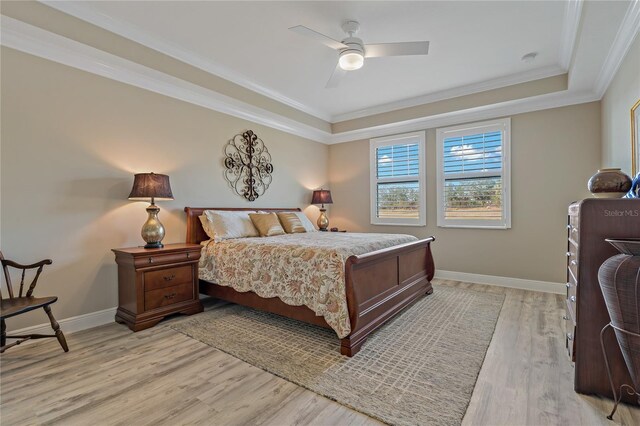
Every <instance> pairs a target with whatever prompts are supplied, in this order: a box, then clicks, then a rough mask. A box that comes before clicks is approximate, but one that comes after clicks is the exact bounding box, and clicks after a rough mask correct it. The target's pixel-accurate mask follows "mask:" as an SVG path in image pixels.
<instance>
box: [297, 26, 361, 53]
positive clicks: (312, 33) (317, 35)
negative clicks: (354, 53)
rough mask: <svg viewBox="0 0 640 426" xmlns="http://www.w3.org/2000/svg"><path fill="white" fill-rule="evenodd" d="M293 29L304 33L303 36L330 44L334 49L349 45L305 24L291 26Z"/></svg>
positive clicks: (344, 47)
mask: <svg viewBox="0 0 640 426" xmlns="http://www.w3.org/2000/svg"><path fill="white" fill-rule="evenodd" d="M289 29H290V30H291V31H293V32H296V33H298V34H302V35H303V36H307V37H310V38H312V39H314V40H316V41H319V42H320V43H322V44H324V45H326V46H329V47H330V48H332V49H336V50H339V49H346V48H348V47H349V46H347V45H346V44H343V43H340V42H339V41H338V40H334V39H332V38H331V37H327V36H326V35H324V34H320V33H319V32H317V31H314V30H312V29H311V28H307V27H305V26H303V25H296V26H295V27H291V28H289Z"/></svg>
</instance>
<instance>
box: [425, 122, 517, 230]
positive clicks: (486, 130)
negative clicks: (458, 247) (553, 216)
mask: <svg viewBox="0 0 640 426" xmlns="http://www.w3.org/2000/svg"><path fill="white" fill-rule="evenodd" d="M509 127H510V120H509V119H503V120H496V121H491V122H484V123H474V124H469V125H464V126H456V127H448V128H442V129H438V131H437V147H438V226H444V227H446V226H460V227H483V228H510V227H511V219H510V196H509V195H510V194H509V184H510V182H509V176H510V170H509V163H510V162H509V152H510V150H509V147H510V135H509V133H510V132H509Z"/></svg>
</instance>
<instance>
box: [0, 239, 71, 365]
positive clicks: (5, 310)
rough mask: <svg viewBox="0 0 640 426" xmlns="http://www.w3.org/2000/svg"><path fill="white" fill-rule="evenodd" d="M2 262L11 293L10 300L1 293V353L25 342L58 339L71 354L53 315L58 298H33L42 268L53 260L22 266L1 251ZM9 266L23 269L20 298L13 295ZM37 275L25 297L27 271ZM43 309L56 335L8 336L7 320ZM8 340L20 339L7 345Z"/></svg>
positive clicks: (0, 259) (0, 258)
mask: <svg viewBox="0 0 640 426" xmlns="http://www.w3.org/2000/svg"><path fill="white" fill-rule="evenodd" d="M0 262H2V269H3V270H4V277H5V280H6V282H7V290H8V292H9V297H8V298H3V297H2V292H1V291H0V327H1V334H0V353H3V352H4V351H5V350H7V349H8V348H10V347H12V346H15V345H19V344H20V343H22V342H24V341H25V340H29V339H44V338H47V337H56V338H57V339H58V342H60V346H62V349H64V351H65V352H69V347H68V346H67V341H66V340H65V338H64V334H62V330H60V325H59V324H58V322H57V321H56V320H55V318H54V317H53V313H52V312H51V306H49V305H51V304H52V303H55V302H56V301H57V300H58V298H57V297H55V296H53V297H33V296H32V294H33V289H34V288H35V287H36V283H37V282H38V278H39V277H40V273H41V272H42V268H43V267H44V265H51V264H52V263H53V262H52V261H51V259H46V260H42V261H40V262H38V263H34V264H31V265H21V264H19V263H17V262H14V261H12V260H7V259H5V258H4V256H3V255H2V252H1V251H0ZM9 266H11V267H12V268H16V269H22V277H21V279H20V291H19V293H18V296H17V297H15V296H14V294H13V287H12V285H11V276H10V275H9V268H8V267H9ZM35 268H38V269H37V271H36V275H35V277H34V278H33V281H32V282H31V284H30V285H29V288H28V289H27V293H26V294H25V295H24V296H23V295H22V291H23V289H24V275H25V272H26V271H27V269H35ZM38 308H43V309H44V311H45V312H46V313H47V316H48V317H49V321H50V322H51V327H52V328H53V331H54V332H55V334H27V335H21V336H7V326H6V325H5V319H7V318H10V317H13V316H16V315H20V314H23V313H25V312H29V311H32V310H34V309H38ZM7 339H18V340H17V341H16V342H13V343H11V344H9V345H7V344H6V343H7Z"/></svg>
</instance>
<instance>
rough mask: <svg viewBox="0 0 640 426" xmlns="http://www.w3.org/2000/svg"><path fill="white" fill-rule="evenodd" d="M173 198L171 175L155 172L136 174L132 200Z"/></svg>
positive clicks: (131, 195) (130, 196)
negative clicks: (170, 182)
mask: <svg viewBox="0 0 640 426" xmlns="http://www.w3.org/2000/svg"><path fill="white" fill-rule="evenodd" d="M149 198H155V199H156V200H173V194H172V193H171V185H170V184H169V176H167V175H158V174H155V173H153V172H152V173H137V174H136V175H134V179H133V188H131V194H129V199H130V200H148V199H149Z"/></svg>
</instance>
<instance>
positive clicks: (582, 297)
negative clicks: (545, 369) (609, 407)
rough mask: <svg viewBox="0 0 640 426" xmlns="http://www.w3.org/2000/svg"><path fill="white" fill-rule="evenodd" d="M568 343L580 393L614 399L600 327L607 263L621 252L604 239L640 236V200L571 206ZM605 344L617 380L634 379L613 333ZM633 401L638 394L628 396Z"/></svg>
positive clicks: (605, 317)
mask: <svg viewBox="0 0 640 426" xmlns="http://www.w3.org/2000/svg"><path fill="white" fill-rule="evenodd" d="M567 234H568V242H567V284H566V286H567V300H566V314H565V317H564V319H565V325H566V335H565V340H566V346H567V351H568V354H569V357H570V358H571V360H572V361H573V362H574V363H575V384H574V388H575V390H576V392H580V393H585V394H598V395H603V396H607V397H609V398H612V397H613V395H612V393H611V387H610V385H609V379H608V376H607V371H606V368H605V365H604V358H603V355H602V349H601V346H600V331H601V330H602V328H603V327H604V326H605V325H606V324H608V323H609V321H610V319H609V314H608V312H607V308H606V306H605V303H604V299H603V297H602V292H601V291H600V285H599V283H598V269H599V268H600V265H602V262H604V261H605V260H606V259H608V258H609V257H611V256H613V255H615V254H617V253H618V251H617V250H616V249H615V248H614V247H613V246H611V245H610V244H609V243H607V242H606V241H605V238H625V237H634V238H638V237H640V200H638V199H597V198H590V199H586V200H582V201H578V202H576V203H573V204H571V205H570V206H569V217H568V221H567ZM605 344H606V345H607V351H608V353H609V354H610V361H611V362H612V371H613V374H614V382H615V383H617V386H620V385H621V384H622V383H632V382H631V378H630V377H629V373H628V372H627V369H626V366H625V364H624V360H623V358H622V353H621V352H620V347H619V346H618V342H617V341H616V338H615V336H614V334H613V333H607V334H606V339H605ZM626 400H627V402H630V403H633V402H635V401H634V398H627V399H626Z"/></svg>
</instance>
